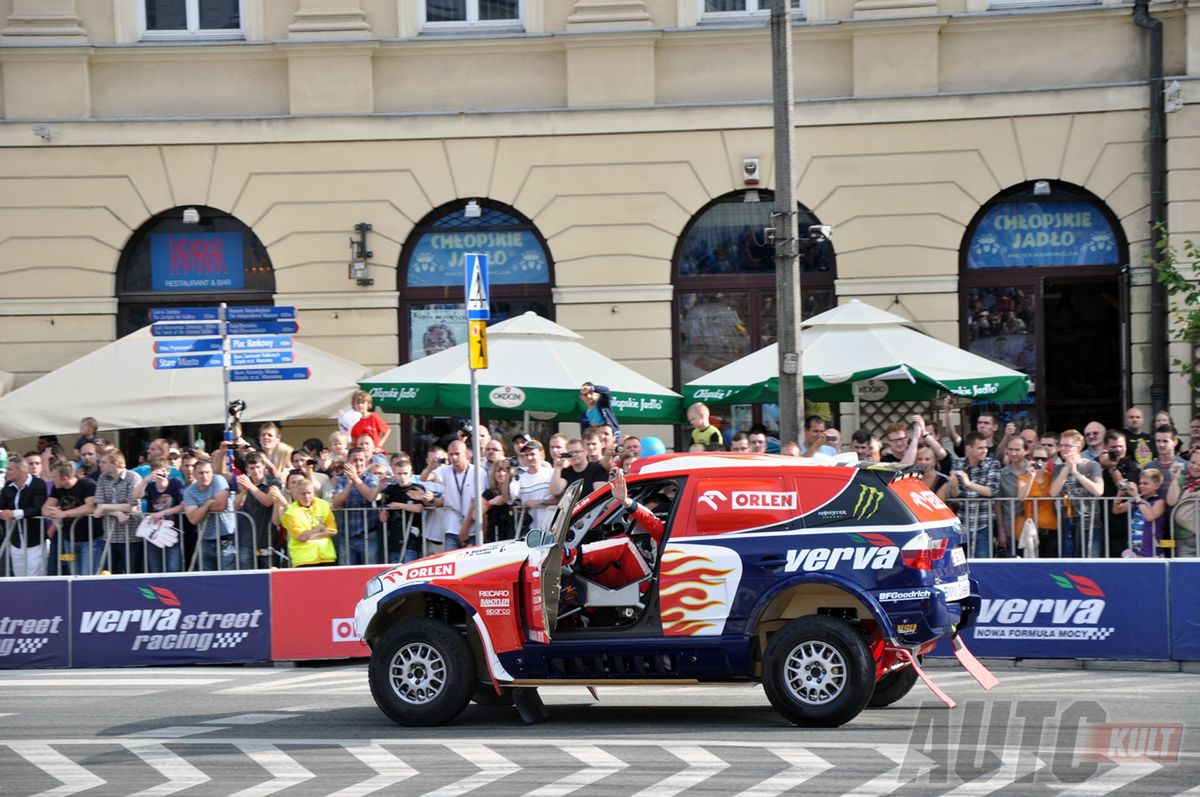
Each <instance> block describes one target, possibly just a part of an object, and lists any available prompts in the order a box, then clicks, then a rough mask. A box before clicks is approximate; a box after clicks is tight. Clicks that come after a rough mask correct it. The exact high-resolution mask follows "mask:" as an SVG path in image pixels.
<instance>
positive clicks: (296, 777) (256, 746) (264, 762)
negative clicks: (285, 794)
mask: <svg viewBox="0 0 1200 797" xmlns="http://www.w3.org/2000/svg"><path fill="white" fill-rule="evenodd" d="M234 746H235V747H237V748H238V749H239V750H241V751H242V752H243V753H245V754H246V755H247V756H249V757H250V758H251V759H252V760H253V761H254V763H256V764H258V765H259V766H260V767H262V768H263V769H265V770H266V771H267V772H268V773H269V774H270V775H271V780H268V781H264V782H262V783H260V784H258V785H257V786H251V787H250V788H248V789H242V790H241V791H239V792H236V793H235V794H233V795H231V797H266V795H268V794H274V793H275V792H277V791H283V790H284V789H289V788H291V787H292V786H295V785H296V784H298V783H303V782H304V781H306V780H311V779H313V778H315V777H316V775H314V774H313V773H312V772H309V771H308V770H307V769H305V768H304V767H302V766H301V765H300V762H299V761H297V760H296V759H294V758H292V757H291V756H290V755H288V754H287V753H285V752H283V751H282V750H280V749H279V748H278V747H275V746H274V745H272V744H267V743H265V742H239V743H238V744H236V745H234Z"/></svg>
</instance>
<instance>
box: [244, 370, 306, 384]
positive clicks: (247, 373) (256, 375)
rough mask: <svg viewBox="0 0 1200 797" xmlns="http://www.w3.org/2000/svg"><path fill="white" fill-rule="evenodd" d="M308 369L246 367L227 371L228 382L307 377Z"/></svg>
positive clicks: (286, 379) (289, 379)
mask: <svg viewBox="0 0 1200 797" xmlns="http://www.w3.org/2000/svg"><path fill="white" fill-rule="evenodd" d="M310 373H311V372H310V371H309V370H308V369H307V368H304V367H297V368H246V369H243V370H238V371H230V372H229V381H230V382H276V381H280V380H285V381H291V380H296V379H308V377H309V375H310Z"/></svg>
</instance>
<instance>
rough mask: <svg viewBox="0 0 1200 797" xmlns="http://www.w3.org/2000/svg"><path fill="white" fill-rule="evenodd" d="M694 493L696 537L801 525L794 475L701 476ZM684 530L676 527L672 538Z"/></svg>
mask: <svg viewBox="0 0 1200 797" xmlns="http://www.w3.org/2000/svg"><path fill="white" fill-rule="evenodd" d="M695 495H696V498H695V507H694V511H695V528H696V535H697V536H705V535H709V534H723V533H725V532H729V531H740V530H742V529H750V528H753V529H760V530H765V529H767V528H770V527H772V526H780V527H785V526H786V525H790V526H793V527H795V526H797V525H799V523H798V521H796V518H798V517H799V516H800V510H799V507H798V505H797V501H796V489H795V483H794V481H793V479H792V477H791V476H784V475H780V476H737V477H736V478H730V477H711V478H702V479H700V480H699V482H698V484H697V485H696V493H695ZM789 521H796V522H794V523H789ZM781 530H782V528H781ZM682 533H685V532H684V531H683V529H682V528H681V529H678V530H674V531H673V533H672V537H677V536H681V534H682Z"/></svg>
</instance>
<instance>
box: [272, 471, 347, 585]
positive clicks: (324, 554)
mask: <svg viewBox="0 0 1200 797" xmlns="http://www.w3.org/2000/svg"><path fill="white" fill-rule="evenodd" d="M292 497H293V498H294V499H295V500H293V501H292V503H291V504H290V505H289V506H288V508H287V510H285V511H284V513H283V518H282V519H281V521H280V523H281V524H282V525H283V528H284V530H285V531H286V532H287V537H288V557H289V558H291V560H292V567H305V566H320V565H333V564H337V550H336V549H335V548H334V546H333V537H334V535H336V534H337V522H336V521H335V520H334V519H333V509H332V507H330V506H329V502H328V501H326V500H324V499H323V498H317V497H316V486H315V485H313V483H312V482H310V481H309V480H308V479H303V480H301V481H299V482H296V484H295V486H294V491H293V494H292Z"/></svg>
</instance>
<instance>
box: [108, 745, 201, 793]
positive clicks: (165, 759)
mask: <svg viewBox="0 0 1200 797" xmlns="http://www.w3.org/2000/svg"><path fill="white" fill-rule="evenodd" d="M125 746H126V747H128V748H129V749H130V750H132V751H133V754H134V755H136V756H137V757H138V758H140V759H142V760H143V761H145V762H146V763H147V764H149V765H150V766H152V767H154V768H155V769H157V770H158V772H159V774H161V775H162V776H163V777H165V778H166V779H167V782H166V783H160V784H159V785H157V786H152V787H151V788H149V789H143V790H142V791H139V792H137V793H136V794H134V795H132V797H166V795H168V794H174V793H175V792H177V791H183V790H184V789H190V788H192V787H193V786H199V785H200V784H201V783H207V782H208V781H210V780H212V778H210V777H209V776H208V775H205V774H204V773H203V772H201V771H200V770H199V769H197V768H196V767H194V766H192V765H191V764H189V763H188V762H187V761H185V760H184V759H183V758H182V757H180V756H178V755H176V754H175V753H172V752H171V751H170V750H168V749H167V748H166V747H164V746H163V745H161V744H146V745H129V744H127V745H125Z"/></svg>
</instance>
